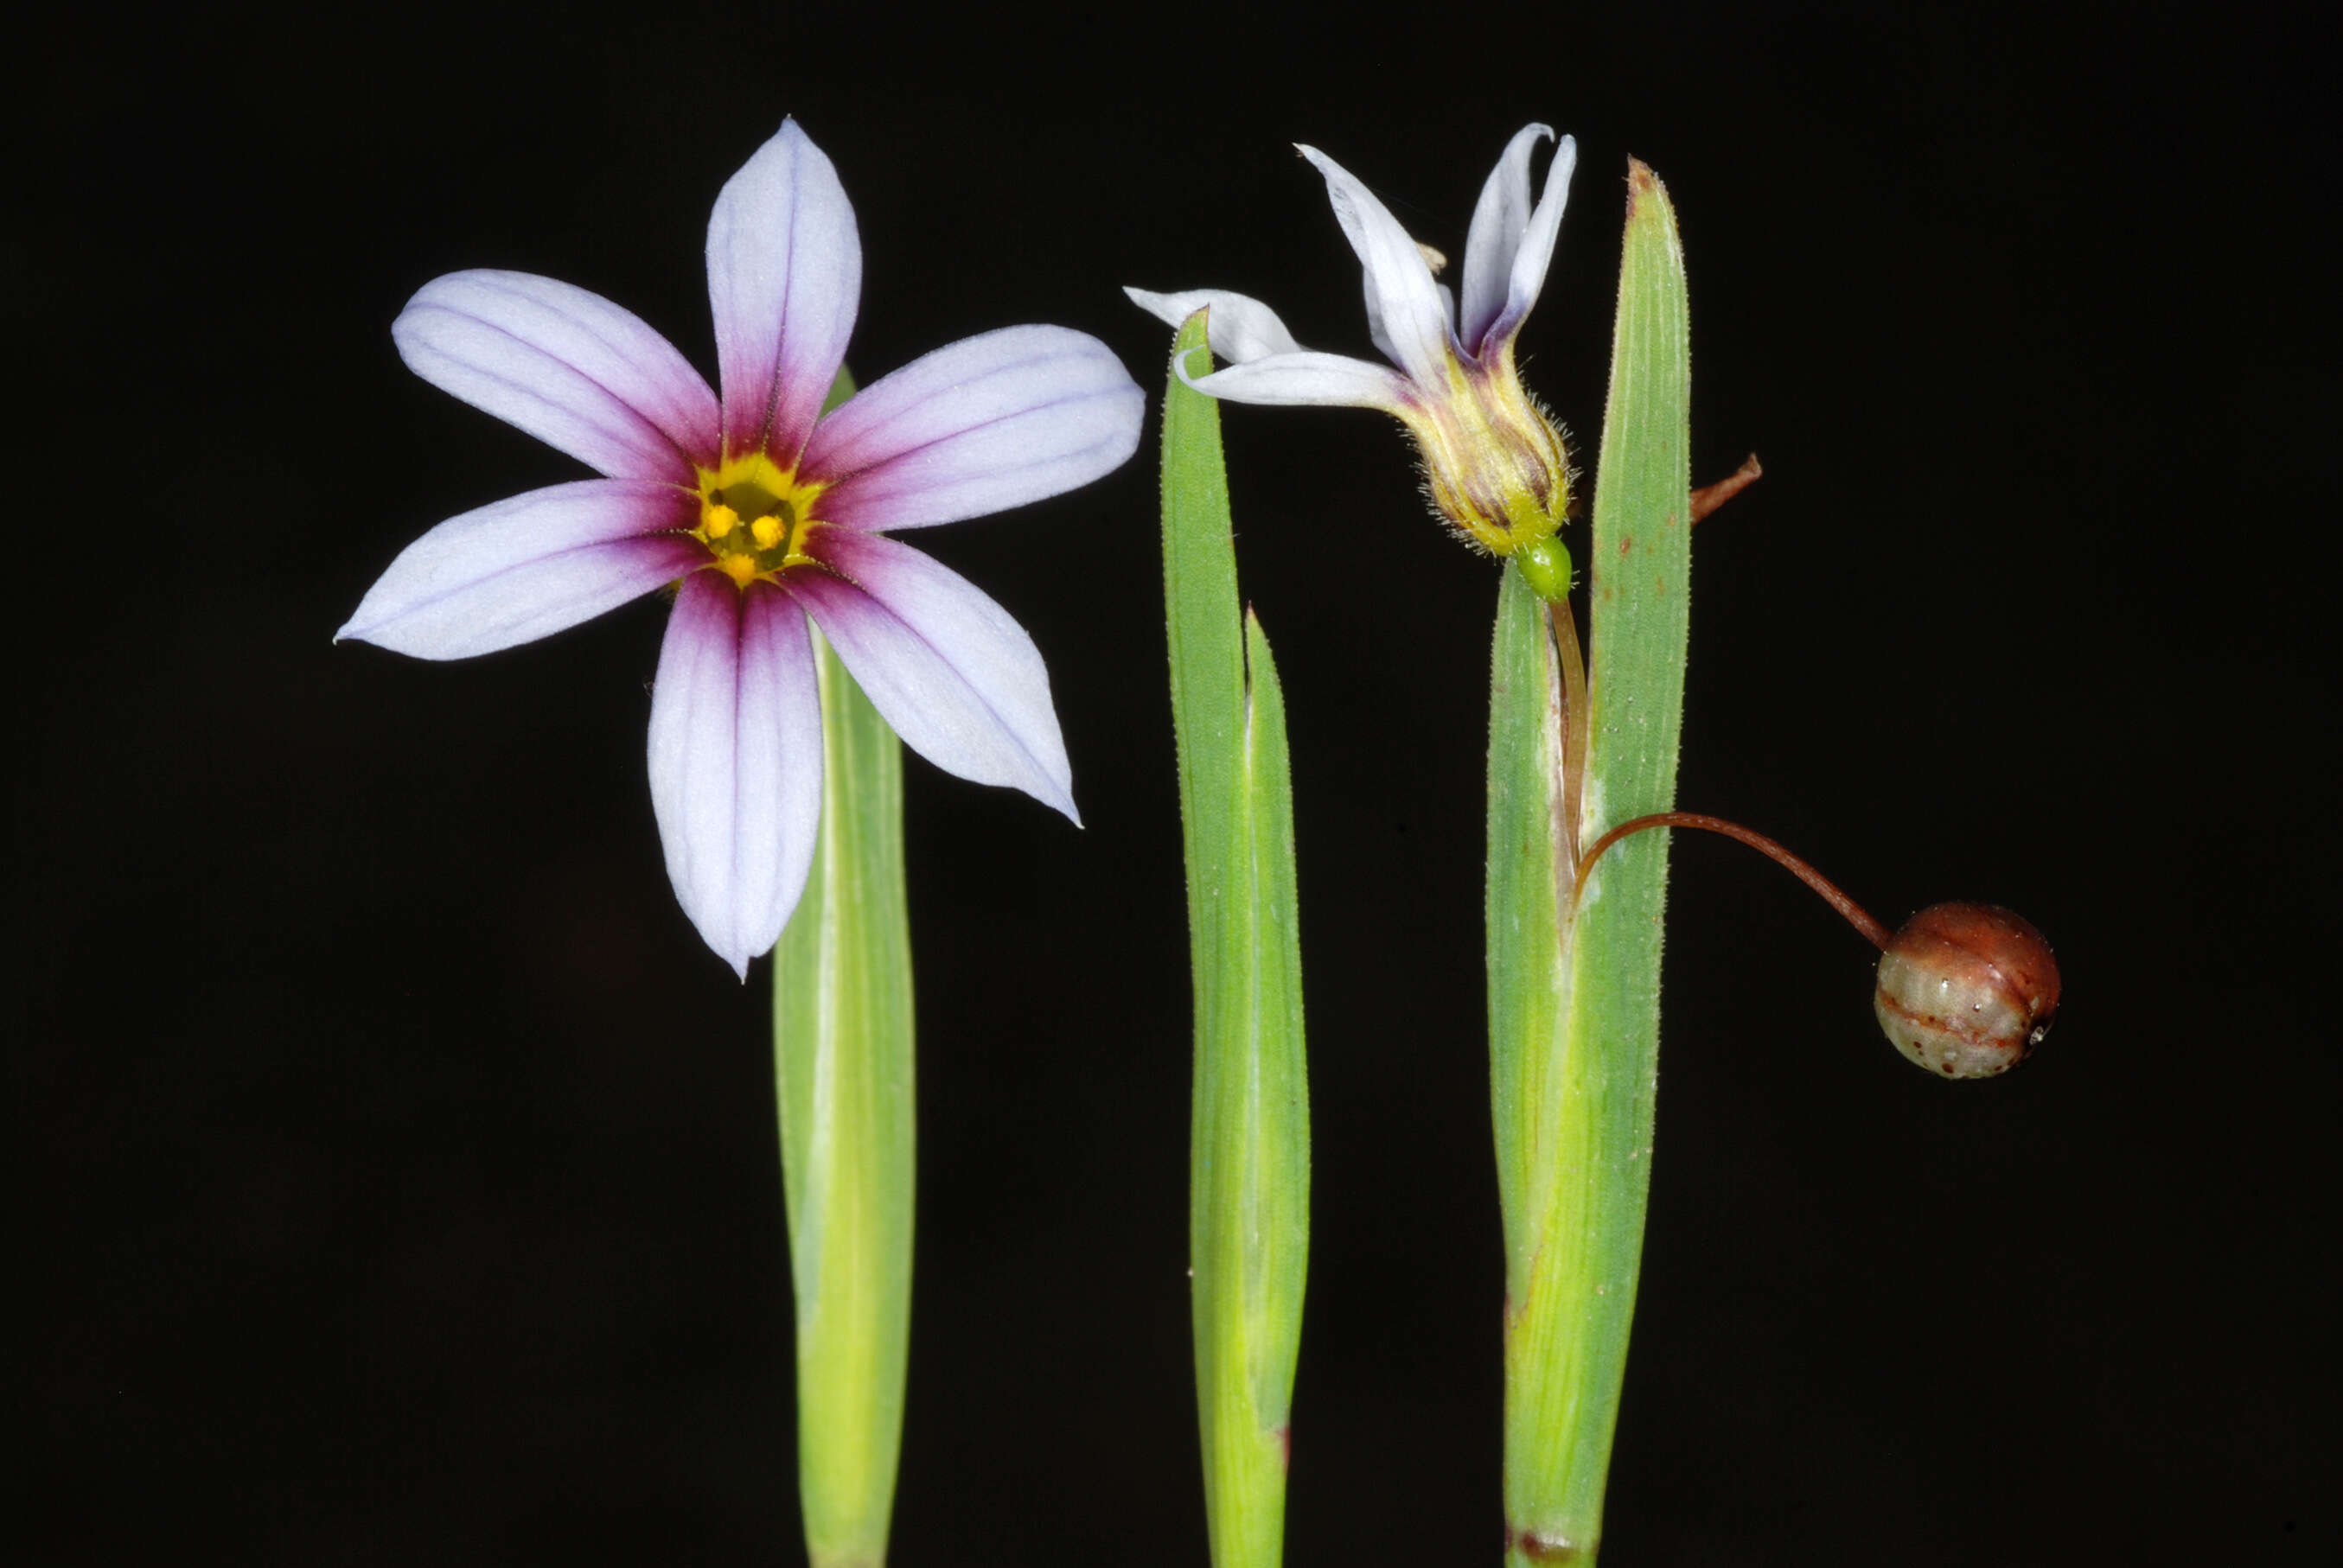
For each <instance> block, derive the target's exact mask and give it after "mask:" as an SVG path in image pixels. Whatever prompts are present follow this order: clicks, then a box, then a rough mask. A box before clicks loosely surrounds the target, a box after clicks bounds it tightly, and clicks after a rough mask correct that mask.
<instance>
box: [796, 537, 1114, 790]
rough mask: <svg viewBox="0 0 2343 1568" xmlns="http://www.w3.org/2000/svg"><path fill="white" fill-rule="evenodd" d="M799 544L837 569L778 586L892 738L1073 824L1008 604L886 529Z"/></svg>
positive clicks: (1067, 786) (1043, 679)
mask: <svg viewBox="0 0 2343 1568" xmlns="http://www.w3.org/2000/svg"><path fill="white" fill-rule="evenodd" d="M809 548H810V549H811V550H812V551H813V552H814V553H815V555H816V556H817V558H819V559H820V560H821V561H822V562H823V563H824V564H825V565H826V566H828V567H830V568H831V569H832V570H833V571H834V572H836V573H837V574H839V575H837V576H825V575H823V574H821V573H818V572H793V573H791V574H790V575H789V579H788V582H789V591H790V592H791V593H792V594H795V595H796V596H797V597H798V598H799V601H800V602H802V603H803V604H804V605H805V606H806V608H807V609H808V610H809V613H810V614H811V615H812V616H813V618H814V621H815V623H816V624H817V625H819V626H820V628H821V630H822V635H823V636H824V637H827V638H830V646H831V647H832V648H836V649H837V650H838V657H839V658H840V659H841V660H842V661H844V663H845V665H846V668H848V669H849V670H850V672H852V674H853V676H854V679H855V682H856V684H858V685H860V687H861V688H862V690H863V692H864V694H865V695H867V696H868V697H869V698H870V704H871V706H872V707H874V708H876V709H878V710H879V713H880V717H881V718H883V719H886V720H887V723H888V725H889V727H890V728H891V729H893V730H894V731H895V733H896V734H897V735H900V736H901V737H902V739H903V744H904V745H906V746H909V747H910V749H912V750H914V751H916V752H918V753H919V754H920V756H922V757H924V758H926V759H928V760H929V761H930V762H932V763H934V764H935V765H936V766H937V767H939V768H940V769H943V770H944V771H945V772H947V773H955V774H958V775H959V776H960V778H962V779H974V780H975V781H976V782H978V783H980V784H1006V785H1009V786H1011V788H1013V789H1022V790H1024V791H1025V792H1026V793H1027V794H1029V795H1031V796H1032V797H1033V798H1034V799H1037V800H1039V801H1041V803H1042V804H1043V805H1045V806H1051V807H1055V808H1056V809H1058V810H1061V811H1062V812H1064V813H1065V814H1066V816H1067V817H1068V818H1070V819H1072V820H1073V821H1074V822H1076V823H1077V824H1079V823H1080V822H1081V817H1080V816H1079V815H1078V814H1077V813H1076V812H1075V810H1074V794H1073V769H1071V766H1070V765H1069V764H1068V762H1067V760H1066V743H1065V740H1064V739H1063V738H1062V737H1061V735H1060V734H1059V730H1058V713H1057V709H1056V708H1055V707H1054V706H1052V704H1051V700H1050V674H1049V671H1048V670H1047V669H1046V668H1044V667H1043V666H1042V663H1041V651H1040V650H1039V649H1038V648H1035V647H1034V646H1033V639H1032V638H1030V637H1028V636H1026V635H1025V630H1024V628H1022V627H1021V626H1019V625H1018V624H1017V622H1016V621H1015V620H1013V619H1011V617H1010V615H1009V612H1008V611H1007V610H1004V609H1002V608H1001V607H1000V606H999V605H997V604H995V603H994V602H993V601H992V600H991V599H990V598H986V597H985V595H984V594H983V593H982V592H981V591H980V589H979V588H977V587H976V585H975V584H973V583H971V582H970V581H969V580H968V579H967V578H963V577H961V576H960V575H959V574H958V573H957V572H954V571H952V570H951V569H950V568H947V567H945V566H943V565H942V564H941V563H940V562H938V561H936V560H934V559H932V558H930V557H928V556H926V555H923V554H922V553H920V551H918V550H915V549H913V548H911V547H910V546H909V545H905V544H899V543H897V542H896V541H895V540H893V539H890V538H881V537H880V536H879V535H876V534H866V533H861V532H859V531H857V530H855V529H852V528H818V529H816V530H814V532H813V535H812V539H811V541H810V542H809Z"/></svg>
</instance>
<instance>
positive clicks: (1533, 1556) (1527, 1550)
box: [1505, 1526, 1594, 1563]
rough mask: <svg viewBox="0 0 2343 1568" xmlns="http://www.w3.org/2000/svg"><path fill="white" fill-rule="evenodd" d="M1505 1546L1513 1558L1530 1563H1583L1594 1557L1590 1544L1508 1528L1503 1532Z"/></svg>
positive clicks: (1592, 1546)
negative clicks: (1519, 1558)
mask: <svg viewBox="0 0 2343 1568" xmlns="http://www.w3.org/2000/svg"><path fill="white" fill-rule="evenodd" d="M1505 1545H1506V1547H1507V1548H1508V1549H1509V1550H1511V1551H1512V1552H1513V1554H1514V1555H1515V1556H1518V1557H1522V1558H1524V1559H1526V1560H1527V1561H1529V1562H1532V1563H1584V1562H1587V1561H1589V1560H1590V1559H1592V1558H1593V1557H1594V1543H1592V1542H1587V1543H1583V1544H1582V1543H1579V1542H1575V1541H1565V1540H1564V1539H1563V1538H1562V1537H1561V1536H1559V1535H1542V1534H1540V1533H1538V1532H1536V1531H1534V1530H1515V1529H1513V1528H1512V1527H1510V1526H1508V1527H1507V1528H1506V1531H1505Z"/></svg>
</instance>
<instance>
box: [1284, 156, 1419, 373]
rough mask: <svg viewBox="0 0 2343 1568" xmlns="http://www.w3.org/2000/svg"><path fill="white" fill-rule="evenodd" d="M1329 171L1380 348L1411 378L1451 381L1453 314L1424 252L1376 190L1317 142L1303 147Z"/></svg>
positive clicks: (1329, 188) (1329, 190)
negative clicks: (1363, 281)
mask: <svg viewBox="0 0 2343 1568" xmlns="http://www.w3.org/2000/svg"><path fill="white" fill-rule="evenodd" d="M1299 150H1300V151H1301V154H1302V156H1303V157H1305V158H1308V159H1309V160H1310V162H1311V163H1312V165H1314V166H1316V168H1317V170H1318V172H1319V173H1320V174H1322V175H1323V176H1326V195H1327V199H1328V200H1329V201H1331V202H1332V204H1333V206H1334V216H1335V218H1336V220H1337V221H1339V222H1340V223H1341V224H1342V233H1343V234H1344V235H1346V236H1348V237H1349V239H1350V241H1351V248H1352V249H1353V250H1355V251H1357V252H1358V253H1359V262H1360V265H1361V266H1363V267H1364V268H1365V269H1366V295H1367V325H1368V328H1369V330H1370V331H1371V332H1373V335H1374V339H1375V347H1378V348H1380V349H1382V350H1383V352H1384V353H1385V354H1388V355H1389V356H1391V359H1392V363H1393V364H1394V365H1397V366H1398V367H1400V368H1401V369H1403V370H1404V371H1406V372H1407V374H1408V376H1409V377H1410V378H1412V379H1413V380H1415V381H1417V382H1419V383H1421V384H1422V385H1423V386H1426V387H1440V386H1443V385H1445V377H1446V370H1445V368H1444V367H1445V364H1446V361H1447V357H1448V322H1447V316H1446V313H1445V312H1444V311H1443V310H1442V309H1441V306H1440V290H1439V286H1437V285H1436V284H1434V283H1433V281H1432V269H1431V267H1429V266H1426V265H1425V264H1424V260H1423V251H1421V250H1420V249H1418V248H1417V247H1416V243H1415V241H1414V240H1413V239H1411V238H1409V237H1408V233H1407V230H1406V229H1404V228H1403V227H1401V226H1400V221H1399V219H1397V218H1395V217H1393V216H1392V215H1391V213H1390V211H1389V210H1388V209H1387V208H1386V207H1384V206H1383V203H1382V202H1380V201H1378V200H1376V199H1375V195H1374V193H1373V191H1371V190H1369V189H1367V187H1366V186H1363V185H1362V184H1361V183H1360V182H1359V180H1358V179H1357V177H1356V176H1353V175H1352V173H1351V172H1350V171H1349V170H1348V169H1345V168H1344V167H1343V166H1342V165H1340V164H1338V163H1336V162H1335V161H1334V160H1333V159H1332V158H1330V157H1328V156H1326V155H1325V154H1323V153H1322V152H1320V151H1319V150H1318V149H1317V148H1315V147H1302V148H1301V149H1299Z"/></svg>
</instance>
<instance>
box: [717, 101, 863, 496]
mask: <svg viewBox="0 0 2343 1568" xmlns="http://www.w3.org/2000/svg"><path fill="white" fill-rule="evenodd" d="M708 297H709V304H710V305H711V306H713V307H714V308H715V313H716V363H717V368H718V371H719V379H720V380H721V381H722V382H723V386H724V445H725V451H726V453H727V455H728V456H729V455H734V454H738V453H740V452H745V451H749V450H753V449H757V448H759V447H761V448H762V449H763V450H764V451H766V452H767V453H769V454H770V455H771V457H772V458H773V460H774V461H775V462H777V463H779V465H780V466H781V467H784V468H786V467H791V466H792V465H794V464H795V463H796V461H797V457H798V453H799V451H800V450H801V449H803V447H804V446H805V441H806V437H807V435H808V434H809V432H810V431H811V430H812V429H813V427H814V421H815V420H816V419H817V418H818V417H820V414H821V405H822V402H823V400H824V399H825V398H827V397H829V396H830V383H831V382H832V381H834V380H836V379H837V377H838V367H839V366H840V364H841V363H843V362H844V360H845V358H846V340H847V338H848V337H850V335H851V334H852V333H853V330H854V314H855V311H856V309H857V307H859V306H860V302H861V297H862V240H861V236H860V233H859V232H858V231H857V229H856V227H855V224H854V207H853V206H852V204H850V202H848V201H847V199H846V189H845V187H844V186H841V185H840V184H839V183H838V170H837V169H836V168H835V167H833V166H831V164H830V159H829V158H828V157H827V156H824V154H823V153H822V150H821V149H820V147H817V146H814V145H813V142H812V141H811V139H810V138H809V137H808V136H806V134H805V132H804V131H803V130H801V129H799V126H798V123H797V122H796V121H795V120H786V121H784V122H782V125H781V128H780V130H779V133H778V134H777V135H775V136H773V138H772V139H771V140H770V141H769V142H767V143H766V144H765V145H764V146H761V147H759V148H758V149H757V152H756V155H755V156H753V157H751V158H750V159H749V161H748V162H747V163H746V164H744V165H742V166H741V168H740V172H739V174H736V175H734V176H732V177H731V178H730V179H729V180H728V181H726V182H725V185H724V189H723V191H722V192H721V193H720V194H719V196H717V198H716V210H715V211H714V212H713V213H711V214H710V215H709V219H708Z"/></svg>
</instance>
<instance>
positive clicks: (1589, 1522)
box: [1488, 163, 1692, 1568]
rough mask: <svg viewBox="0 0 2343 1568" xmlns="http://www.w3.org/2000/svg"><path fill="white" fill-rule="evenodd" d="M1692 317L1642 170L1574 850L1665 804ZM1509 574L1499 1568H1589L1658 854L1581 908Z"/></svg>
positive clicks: (1620, 1282) (1526, 607)
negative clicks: (1502, 1551)
mask: <svg viewBox="0 0 2343 1568" xmlns="http://www.w3.org/2000/svg"><path fill="white" fill-rule="evenodd" d="M1687 324H1688V317H1687V311H1686V305H1685V296H1684V256H1683V251H1682V247H1681V246H1680V244H1679V242H1678V239H1677V236H1676V226H1675V214H1674V210H1673V209H1672V208H1671V207H1670V206H1669V204H1668V199H1667V194H1666V192H1665V191H1664V189H1663V188H1662V186H1661V185H1660V182H1659V180H1658V179H1657V178H1656V177H1654V175H1653V174H1652V172H1651V170H1650V169H1648V168H1646V167H1644V166H1643V165H1642V164H1640V163H1635V164H1631V166H1630V173H1629V180H1628V211H1627V232H1626V239H1625V242H1624V254H1623V257H1622V265H1621V271H1620V280H1619V309H1618V317H1617V322H1616V328H1615V333H1616V336H1615V339H1614V345H1613V349H1612V365H1611V389H1610V399H1609V405H1608V407H1606V409H1605V410H1604V427H1603V444H1602V453H1601V457H1600V467H1598V469H1597V473H1596V480H1595V494H1594V544H1593V548H1592V549H1591V550H1590V551H1589V556H1590V558H1591V565H1592V574H1593V575H1592V582H1591V584H1590V588H1589V593H1588V599H1589V620H1590V628H1589V630H1590V636H1589V643H1590V648H1591V653H1590V668H1589V671H1588V680H1587V686H1588V693H1589V703H1590V707H1591V722H1590V730H1591V735H1590V740H1589V746H1588V751H1587V757H1586V760H1585V796H1584V809H1583V811H1582V814H1581V815H1582V821H1581V822H1580V824H1579V825H1578V826H1579V833H1578V835H1577V839H1576V841H1577V842H1579V843H1591V842H1592V841H1593V840H1594V838H1595V837H1596V836H1597V835H1599V834H1600V833H1601V832H1602V831H1603V829H1604V828H1605V827H1606V826H1608V825H1609V824H1611V823H1614V822H1620V821H1624V820H1626V819H1629V818H1631V817H1636V816H1640V815H1643V814H1644V813H1646V812H1653V811H1664V810H1666V809H1669V808H1670V807H1671V806H1672V805H1673V804H1674V795H1675V774H1676V750H1677V742H1678V739H1679V738H1680V736H1681V733H1682V729H1683V714H1684V654H1685V648H1686V638H1687V632H1688V628H1689V624H1690V623H1689V620H1688V618H1687V613H1686V610H1687V602H1686V590H1687V588H1688V585H1689V576H1690V567H1691V553H1690V539H1691V532H1692V520H1691V519H1692V514H1691V504H1690V493H1691V473H1690V468H1689V467H1688V450H1687V447H1688V440H1689V432H1690V422H1689V401H1690V385H1691V382H1690V377H1691V370H1690V364H1691V362H1690V356H1689V347H1688V345H1689V337H1688V325H1687ZM1518 576H1519V574H1518V573H1511V572H1509V573H1508V574H1507V577H1506V583H1505V588H1504V591H1503V595H1502V596H1501V598H1500V603H1499V612H1498V629H1497V638H1496V652H1495V656H1494V660H1493V689H1492V695H1491V724H1490V736H1491V739H1490V779H1489V787H1490V794H1489V799H1490V824H1489V850H1490V872H1489V907H1488V916H1489V942H1490V959H1489V978H1490V1021H1491V1029H1492V1040H1491V1046H1492V1050H1491V1056H1492V1070H1493V1075H1494V1085H1493V1087H1494V1095H1493V1099H1494V1105H1495V1114H1496V1122H1497V1148H1498V1169H1499V1174H1500V1182H1501V1187H1502V1190H1503V1197H1504V1201H1505V1204H1506V1211H1505V1241H1506V1265H1507V1266H1506V1312H1505V1374H1506V1375H1505V1512H1506V1521H1507V1541H1508V1561H1509V1562H1510V1563H1514V1564H1519V1565H1522V1568H1527V1565H1529V1564H1533V1563H1556V1562H1570V1563H1593V1562H1594V1557H1595V1553H1596V1550H1597V1547H1598V1545H1599V1543H1600V1540H1601V1534H1602V1523H1603V1492H1604V1481H1605V1478H1606V1475H1607V1473H1608V1471H1609V1468H1610V1460H1611V1438H1612V1432H1613V1431H1614V1427H1615V1425H1616V1423H1617V1420H1618V1411H1619V1392H1620V1388H1621V1385H1622V1382H1623V1381H1624V1377H1625V1374H1626V1365H1627V1336H1628V1330H1629V1327H1630V1324H1631V1322H1632V1320H1633V1318H1634V1305H1635V1284H1636V1276H1637V1271H1638V1269H1639V1267H1640V1265H1641V1261H1642V1255H1643V1238H1644V1206H1645V1200H1646V1197H1647V1194H1648V1191H1649V1187H1650V1171H1651V1152H1652V1115H1653V1106H1654V1098H1655V1095H1656V1092H1657V1088H1658V1050H1659V977H1660V941H1661V918H1662V915H1663V913H1664V908H1665V903H1666V890H1667V841H1666V838H1665V836H1664V834H1660V833H1647V834H1641V835H1637V836H1636V837H1634V838H1632V839H1626V840H1624V842H1622V843H1620V844H1619V845H1617V846H1616V847H1614V849H1612V850H1611V851H1610V852H1609V853H1608V854H1606V855H1605V856H1604V859H1603V860H1602V861H1601V862H1600V864H1599V865H1598V866H1597V867H1596V869H1594V873H1593V875H1592V878H1591V879H1590V880H1589V881H1588V884H1587V887H1586V890H1585V894H1584V898H1583V900H1581V901H1580V902H1579V903H1578V905H1577V907H1576V909H1575V910H1572V909H1571V908H1570V906H1569V898H1570V890H1571V882H1570V880H1569V879H1570V877H1572V876H1573V875H1574V870H1575V869H1574V868H1573V867H1571V866H1569V865H1568V864H1567V857H1566V853H1565V850H1564V842H1565V837H1564V834H1563V833H1562V832H1561V830H1560V828H1559V827H1558V826H1557V824H1556V820H1555V818H1554V809H1555V798H1556V793H1557V792H1558V790H1559V788H1560V780H1559V776H1558V773H1557V772H1556V771H1555V770H1554V769H1550V768H1548V767H1546V766H1545V763H1546V759H1548V758H1549V757H1551V756H1553V755H1554V754H1555V753H1556V752H1558V749H1559V746H1560V741H1559V739H1558V736H1557V734H1556V729H1555V724H1554V707H1555V702H1556V698H1555V684H1554V683H1555V680H1556V674H1555V670H1556V666H1555V664H1554V659H1555V657H1556V655H1555V653H1554V648H1553V645H1552V644H1551V642H1550V641H1549V640H1548V639H1547V638H1546V635H1545V623H1544V614H1543V607H1541V606H1540V605H1539V603H1538V601H1537V599H1536V598H1535V596H1534V595H1533V594H1531V593H1530V592H1529V591H1528V590H1527V588H1525V587H1524V586H1523V584H1521V583H1520V582H1519V580H1518ZM1549 873H1551V874H1549ZM1548 944H1551V945H1548ZM1557 1022H1558V1023H1559V1025H1560V1027H1559V1028H1556V1027H1555V1026H1556V1024H1557Z"/></svg>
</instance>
